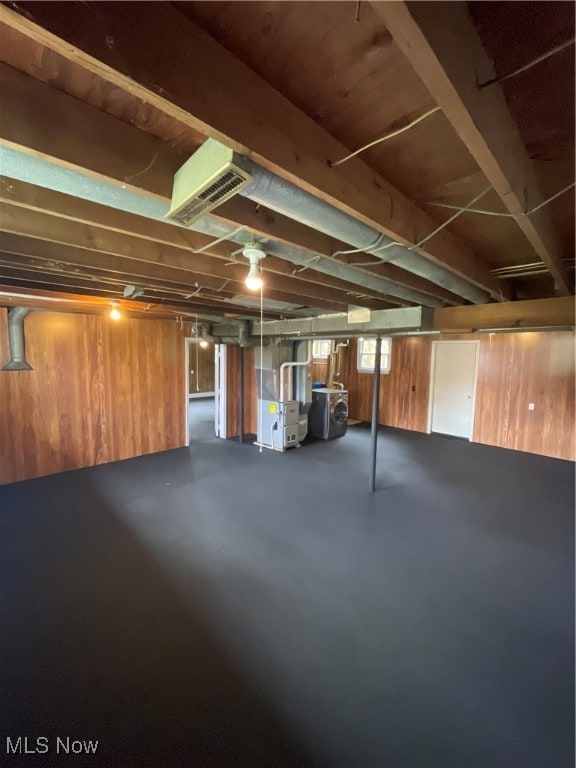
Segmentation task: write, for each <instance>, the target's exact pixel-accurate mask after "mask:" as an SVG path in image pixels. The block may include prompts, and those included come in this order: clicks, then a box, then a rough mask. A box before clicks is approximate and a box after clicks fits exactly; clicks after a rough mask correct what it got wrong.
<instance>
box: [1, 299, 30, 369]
mask: <svg viewBox="0 0 576 768" xmlns="http://www.w3.org/2000/svg"><path fill="white" fill-rule="evenodd" d="M31 311H32V310H30V309H26V308H24V307H13V308H12V309H11V310H10V311H9V312H8V343H9V345H10V360H9V362H7V363H6V365H5V366H4V367H3V368H2V370H3V371H31V370H32V366H31V365H28V363H27V362H26V359H25V354H24V352H25V350H24V318H25V317H26V316H27V315H28V314H29V313H30V312H31Z"/></svg>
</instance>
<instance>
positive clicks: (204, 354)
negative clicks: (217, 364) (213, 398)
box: [188, 343, 214, 395]
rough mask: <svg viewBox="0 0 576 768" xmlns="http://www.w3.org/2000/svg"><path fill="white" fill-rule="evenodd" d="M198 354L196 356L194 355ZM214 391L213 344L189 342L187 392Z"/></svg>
mask: <svg viewBox="0 0 576 768" xmlns="http://www.w3.org/2000/svg"><path fill="white" fill-rule="evenodd" d="M196 355H198V357H196ZM202 392H214V344H208V346H207V347H203V346H202V345H201V344H196V343H192V344H190V355H189V360H188V394H190V395H195V394H200V393H202Z"/></svg>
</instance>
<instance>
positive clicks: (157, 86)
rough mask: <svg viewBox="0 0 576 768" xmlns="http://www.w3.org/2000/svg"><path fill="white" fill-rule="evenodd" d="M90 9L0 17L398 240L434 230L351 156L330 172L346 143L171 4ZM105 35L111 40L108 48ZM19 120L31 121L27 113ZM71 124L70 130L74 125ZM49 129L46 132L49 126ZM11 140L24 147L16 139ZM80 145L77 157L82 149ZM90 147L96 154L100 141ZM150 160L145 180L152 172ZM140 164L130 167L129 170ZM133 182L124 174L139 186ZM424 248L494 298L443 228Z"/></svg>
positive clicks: (491, 283) (465, 251) (478, 269)
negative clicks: (94, 146)
mask: <svg viewBox="0 0 576 768" xmlns="http://www.w3.org/2000/svg"><path fill="white" fill-rule="evenodd" d="M93 13H94V11H93V10H92V9H91V8H88V7H87V6H86V5H85V4H80V3H73V4H72V3H71V4H68V3H67V4H66V5H64V4H63V5H62V12H61V13H60V12H58V11H57V10H56V9H55V7H54V4H49V5H48V4H46V5H45V4H41V3H39V4H35V6H34V18H35V20H36V21H37V22H38V23H34V22H32V21H30V20H29V19H28V18H26V17H25V16H23V15H20V14H19V13H16V12H15V11H12V10H10V9H8V8H6V7H5V6H0V22H1V24H2V25H3V28H4V29H5V30H6V29H11V30H15V31H16V32H17V33H19V34H22V35H24V36H26V37H27V38H29V39H32V40H34V41H36V42H38V43H40V44H42V45H43V46H45V47H46V49H48V50H53V51H56V52H57V53H58V54H59V55H61V56H63V57H64V58H66V59H68V60H72V61H74V62H75V64H77V65H80V66H82V67H83V68H84V69H85V70H86V71H88V72H90V73H93V74H96V75H98V76H99V77H101V78H102V79H103V80H104V81H105V82H108V83H111V84H113V85H115V86H117V87H118V88H119V89H121V90H123V91H125V92H127V93H129V94H131V95H135V96H137V97H138V98H141V99H142V100H143V101H144V102H146V103H149V104H151V105H153V106H154V107H155V108H156V109H158V110H159V111H160V112H162V113H164V114H166V115H169V116H170V117H171V118H173V119H174V120H175V121H176V122H178V123H180V124H182V125H183V126H187V127H189V128H191V129H193V130H194V131H199V132H200V133H202V134H203V135H205V136H207V137H213V138H216V139H219V140H221V141H224V142H225V143H226V144H228V145H229V146H231V147H233V148H234V149H236V150H238V151H240V152H242V153H244V154H248V155H249V156H250V157H251V158H252V159H253V160H254V161H255V162H257V163H258V164H260V165H262V166H263V167H265V168H267V169H268V170H271V171H273V172H274V173H277V174H278V175H280V176H282V177H283V178H285V179H287V180H289V181H291V182H292V183H294V184H295V185H297V186H300V187H301V188H302V189H305V190H306V191H308V192H311V193H312V194H315V195H317V196H318V197H320V198H322V199H324V200H327V201H328V202H329V203H330V204H332V205H334V206H335V207H337V208H339V209H340V210H342V211H344V212H346V213H349V214H351V215H353V216H356V217H358V218H359V219H361V220H362V221H364V222H365V223H368V224H370V225H371V226H374V227H375V228H376V229H378V230H379V231H381V232H383V233H385V234H387V235H389V236H391V237H393V238H395V239H397V240H398V241H399V242H402V243H404V244H407V245H412V244H414V243H415V242H418V241H419V240H420V239H422V238H424V237H425V236H426V235H428V234H429V233H430V232H432V231H433V230H434V229H435V228H436V224H435V222H434V220H433V219H432V218H430V216H428V214H426V213H425V212H424V211H422V210H421V209H420V208H418V207H417V206H416V205H415V204H414V203H412V202H411V201H410V200H409V199H408V198H406V197H405V196H404V195H403V194H401V193H400V192H399V191H398V190H396V189H395V188H394V187H392V186H391V185H390V184H389V183H388V182H387V181H385V180H384V179H383V178H382V177H380V176H379V175H378V174H376V173H375V172H374V171H373V170H372V169H370V168H369V166H367V165H366V164H365V163H364V162H363V161H362V160H360V159H358V158H354V159H353V160H351V161H350V162H349V163H346V164H345V165H344V166H340V167H338V168H331V167H330V165H329V163H330V161H333V160H334V159H336V158H339V157H342V156H343V155H345V154H346V153H347V151H348V150H347V148H346V147H344V146H342V145H341V144H340V142H338V141H337V140H336V139H334V138H333V137H332V136H331V135H330V134H329V133H327V131H325V130H324V129H323V128H322V127H321V126H319V125H318V124H317V123H315V122H314V121H313V120H312V119H311V118H309V117H308V116H307V115H305V114H304V113H303V112H302V111H301V110H300V109H298V107H296V106H295V105H294V104H292V103H291V102H289V101H288V100H287V99H286V98H285V97H284V96H282V95H281V94H280V93H279V92H277V91H276V90H275V89H274V88H273V87H272V86H270V85H269V84H268V83H266V82H265V81H264V80H263V79H262V78H260V77H259V76H258V75H257V74H256V73H254V72H253V71H252V70H251V69H249V68H248V67H247V66H246V65H244V64H243V63H242V62H241V61H240V60H239V59H238V58H236V57H235V56H234V55H233V54H232V53H230V52H229V51H227V50H226V49H225V48H224V47H223V46H221V45H220V44H219V43H217V42H216V41H215V40H213V39H212V38H211V37H210V36H209V35H207V34H206V32H204V31H203V30H202V29H201V28H200V27H198V26H197V25H196V24H194V22H192V21H191V20H190V19H188V18H187V17H184V16H183V15H182V14H181V13H179V12H178V11H177V9H176V8H174V7H173V6H172V5H171V4H169V3H147V4H132V3H116V4H105V3H101V4H99V6H98V16H99V24H97V25H96V24H94V19H93ZM39 24H42V25H43V27H41V26H39ZM102 29H105V30H106V34H102ZM149 30H162V34H161V35H160V34H158V35H154V34H152V35H151V34H150V33H149ZM107 40H113V41H114V43H113V45H111V46H110V45H108V44H107V42H106V41H107ZM119 68H120V69H122V70H124V71H119ZM186 73H194V74H195V75H196V74H197V73H201V75H200V76H194V77H188V76H186ZM49 90H51V89H49ZM10 101H12V99H10ZM81 106H82V107H86V105H81ZM50 110H52V112H53V106H52V105H50V109H49V111H50ZM35 111H36V110H35ZM94 112H98V110H94ZM100 114H102V113H100ZM26 117H27V120H28V122H30V113H28V114H27V115H26ZM2 122H4V120H3V121H2ZM34 122H35V121H34ZM72 126H73V128H77V127H78V126H77V123H73V124H72ZM25 133H26V132H25ZM51 133H52V138H54V133H56V129H55V128H53V129H52V131H51ZM13 140H15V141H16V143H19V144H21V145H24V146H25V145H26V136H25V135H24V136H22V135H21V134H20V135H19V136H18V137H16V138H15V139H13ZM80 143H81V150H82V154H83V160H84V162H85V161H86V159H87V152H86V150H87V148H86V146H85V145H84V143H82V142H80ZM97 143H98V144H99V146H98V147H97V148H96V152H97V154H98V153H101V151H102V149H101V147H102V145H101V144H100V143H99V142H97ZM28 146H32V144H30V143H29V144H28ZM127 151H128V152H129V148H127ZM151 158H154V155H153V154H151V155H149V156H147V163H150V160H151ZM160 159H161V158H160ZM156 160H157V158H154V163H152V165H151V168H150V169H149V170H148V171H146V173H145V174H144V175H145V176H146V175H150V176H153V175H156V174H157V173H158V171H157V168H158V165H157V163H156ZM145 168H146V165H144V166H141V167H140V168H135V169H134V170H133V171H132V174H138V173H141V172H143V170H144V169H145ZM174 170H176V168H173V171H174ZM126 175H127V176H130V173H128V174H126ZM140 178H141V177H140ZM140 178H138V179H137V180H136V179H135V178H133V179H132V180H133V181H137V182H138V183H140ZM170 183H171V176H170V177H169V178H164V179H163V185H164V187H165V186H166V185H167V184H170ZM163 194H164V195H166V194H167V192H166V190H164V192H163ZM423 253H425V255H426V256H427V257H428V258H430V259H431V260H432V261H434V262H435V263H437V264H439V265H440V266H442V267H445V268H447V269H449V270H450V271H452V272H454V273H455V274H457V275H459V276H460V277H462V278H464V279H466V280H469V281H470V282H472V283H474V284H475V285H477V286H479V287H481V288H483V289H486V290H488V291H490V292H491V293H492V295H494V296H495V297H498V298H500V297H501V289H500V287H499V286H498V285H497V284H496V281H495V280H494V279H493V278H492V277H491V276H490V275H489V273H488V270H487V268H486V265H484V264H482V263H481V262H480V260H479V259H478V257H477V256H476V255H475V254H474V252H473V251H472V250H471V249H470V248H469V247H468V246H467V245H465V244H464V243H462V242H459V241H458V240H456V238H455V237H454V236H452V235H451V233H449V232H448V231H447V230H443V231H441V232H439V233H438V234H437V235H436V236H435V237H434V238H432V239H431V240H430V241H429V242H428V243H427V244H426V246H425V249H424V250H423Z"/></svg>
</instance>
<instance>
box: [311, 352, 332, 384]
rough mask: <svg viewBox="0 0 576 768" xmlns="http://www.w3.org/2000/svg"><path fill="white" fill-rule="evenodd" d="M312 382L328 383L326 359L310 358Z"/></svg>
mask: <svg viewBox="0 0 576 768" xmlns="http://www.w3.org/2000/svg"><path fill="white" fill-rule="evenodd" d="M312 381H323V382H324V383H328V359H327V358H322V357H314V358H312Z"/></svg>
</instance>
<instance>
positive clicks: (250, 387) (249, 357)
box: [226, 346, 258, 437]
mask: <svg viewBox="0 0 576 768" xmlns="http://www.w3.org/2000/svg"><path fill="white" fill-rule="evenodd" d="M241 354H244V434H253V435H255V434H256V432H257V428H258V388H257V382H256V372H255V369H254V348H253V347H246V348H244V350H243V352H242V348H241V347H236V346H229V347H228V348H227V350H226V375H227V397H228V399H227V403H226V434H227V435H228V437H237V436H238V434H239V408H238V405H239V402H240V400H239V389H240V355H241Z"/></svg>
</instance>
